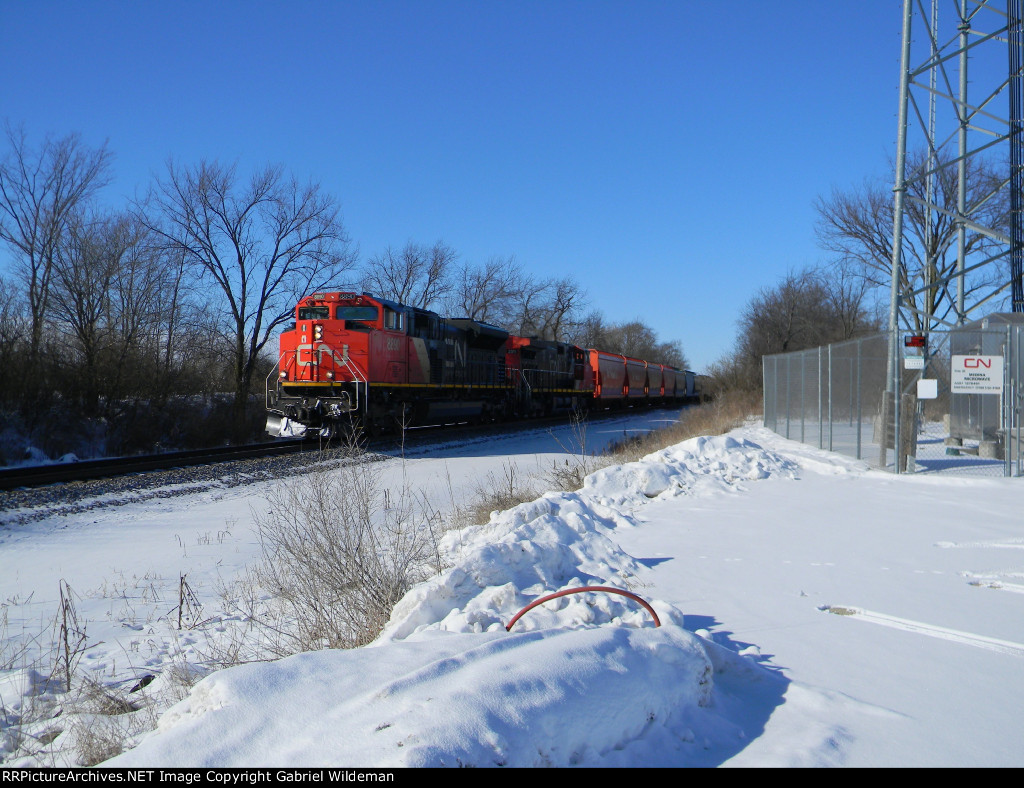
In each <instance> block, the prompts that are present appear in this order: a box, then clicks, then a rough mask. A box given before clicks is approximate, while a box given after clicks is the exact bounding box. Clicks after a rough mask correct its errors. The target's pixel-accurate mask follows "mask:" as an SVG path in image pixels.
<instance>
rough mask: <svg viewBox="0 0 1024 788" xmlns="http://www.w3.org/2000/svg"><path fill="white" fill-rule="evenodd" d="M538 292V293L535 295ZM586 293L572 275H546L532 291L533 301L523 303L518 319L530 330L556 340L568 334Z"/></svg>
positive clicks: (562, 339) (564, 337)
mask: <svg viewBox="0 0 1024 788" xmlns="http://www.w3.org/2000/svg"><path fill="white" fill-rule="evenodd" d="M538 296H539V297H538ZM585 297H586V294H585V293H584V291H583V289H582V288H581V287H580V286H579V284H578V283H577V282H576V280H575V279H572V278H571V277H564V278H562V279H548V280H545V281H543V282H541V283H540V286H539V288H538V289H537V290H535V291H534V298H533V303H532V304H531V305H529V306H527V305H526V304H525V303H524V304H523V311H522V316H521V321H522V324H523V325H524V326H530V327H531V328H532V332H531V333H533V334H536V335H537V336H540V337H543V338H544V339H553V340H557V341H559V342H561V341H564V340H565V339H566V338H567V334H568V332H569V329H570V326H571V325H572V324H573V322H574V320H575V319H576V316H577V314H578V312H579V310H580V309H581V308H582V306H583V305H584V302H585Z"/></svg>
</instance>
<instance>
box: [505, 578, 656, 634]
mask: <svg viewBox="0 0 1024 788" xmlns="http://www.w3.org/2000/svg"><path fill="white" fill-rule="evenodd" d="M584 591H604V592H605V593H607V594H618V595H619V596H625V597H629V598H630V599H632V600H634V601H636V602H639V603H640V604H641V605H642V606H643V608H644V609H645V610H646V611H647V612H648V613H650V614H651V618H653V619H654V626H656V627H660V626H661V619H659V618H658V614H657V613H655V612H654V608H653V607H651V606H650V605H649V604H647V603H646V602H645V601H644V600H642V599H641V598H640V597H638V596H637V595H636V594H634V593H632V592H631V591H623V590H622V589H621V588H610V587H608V586H580V587H579V588H566V589H563V590H562V591H556V592H555V593H553V594H548V595H547V596H542V597H541V598H540V599H535V600H533V601H532V602H531V603H530V604H528V605H527V606H526V607H524V608H523V609H522V610H520V611H519V612H518V613H516V614H515V615H514V616H512V620H511V621H509V622H508V625H507V626H506V627H505V631H506V632H510V631H511V630H512V625H513V624H515V623H516V622H517V621H518V620H519V619H520V618H521V617H522V615H523V613H526V612H528V611H530V610H533V609H534V608H535V607H537V605H543V604H544V603H545V602H549V601H550V600H552V599H557V598H558V597H560V596H568V595H569V594H582V593H583V592H584Z"/></svg>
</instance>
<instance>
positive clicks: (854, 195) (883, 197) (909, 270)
mask: <svg viewBox="0 0 1024 788" xmlns="http://www.w3.org/2000/svg"><path fill="white" fill-rule="evenodd" d="M925 163H926V162H925V160H924V157H922V156H917V157H916V158H915V159H914V160H913V161H910V162H909V163H908V169H911V170H919V169H922V168H923V167H924V165H925ZM937 164H938V165H939V166H938V168H937V169H936V171H935V174H934V177H933V178H932V181H931V183H932V186H933V194H932V198H931V201H932V203H933V204H935V205H936V206H937V207H938V209H939V210H931V209H930V208H928V207H927V203H928V195H927V194H926V184H927V181H926V180H924V179H914V180H913V181H912V182H911V186H910V190H911V191H910V192H909V196H910V197H911V199H910V200H908V201H907V213H906V215H905V221H904V236H903V240H904V243H903V251H904V255H903V256H904V260H903V266H902V270H901V272H900V285H899V286H900V292H901V294H902V297H903V300H904V306H905V308H906V311H907V312H909V313H910V314H911V316H912V317H911V321H912V326H911V327H912V328H914V329H915V330H918V331H921V330H926V329H928V328H934V327H936V326H937V325H939V324H941V323H942V322H943V321H951V320H953V319H955V317H956V311H955V310H956V292H955V287H953V288H951V287H950V286H949V285H948V284H945V283H944V282H945V281H946V280H947V279H948V278H949V277H950V276H951V275H952V274H953V273H954V272H955V270H956V265H957V229H958V228H957V222H956V220H955V216H956V215H957V195H958V189H959V177H958V174H957V170H956V167H952V166H942V165H943V164H944V162H943V161H942V160H939V161H938V162H937ZM998 185H999V178H998V176H997V175H996V174H995V172H994V171H993V170H992V169H991V168H990V167H989V166H988V165H985V164H983V163H979V162H978V161H974V162H972V163H971V165H970V169H969V170H968V173H967V184H966V186H967V204H968V214H969V215H970V216H972V217H973V218H974V219H975V220H976V221H978V222H980V223H981V224H983V225H987V226H990V227H1000V226H1005V222H1006V218H1005V213H1006V207H1005V205H1004V204H1003V203H1002V202H1001V201H1000V200H998V199H994V198H993V195H994V194H995V193H996V192H997V191H998ZM815 207H816V209H817V212H818V224H817V233H818V238H819V241H820V243H821V245H822V246H823V248H825V249H826V250H828V251H830V252H833V253H834V254H835V255H836V256H837V260H838V261H839V262H840V263H841V264H842V265H843V266H844V267H845V271H846V272H847V274H852V275H854V276H856V277H859V278H860V279H862V280H863V281H864V282H866V283H867V284H868V285H869V286H871V287H882V288H888V287H890V284H891V281H892V274H891V272H892V222H893V192H892V186H891V184H889V183H878V182H866V183H865V184H864V185H863V186H862V187H861V188H860V189H859V190H853V191H840V190H834V191H833V192H832V194H831V196H830V197H828V198H819V199H818V201H817V203H816V205H815ZM992 248H993V241H992V240H991V239H990V238H988V237H986V236H985V235H982V234H981V233H978V232H974V231H973V230H971V231H968V232H967V234H966V254H967V257H968V263H967V264H968V266H970V265H971V260H973V261H975V262H977V261H980V260H981V259H984V258H985V257H987V256H988V254H989V253H990V250H991V249H992ZM1008 281H1009V275H1008V274H1006V273H1005V272H1004V273H1003V274H1001V273H1000V272H999V271H998V269H997V268H996V267H995V266H985V267H984V268H981V269H979V270H976V271H974V272H972V273H970V274H969V275H968V276H967V277H966V279H965V303H966V308H967V310H968V311H970V308H971V306H972V305H973V304H977V303H978V302H979V301H981V300H982V299H986V298H987V297H989V296H991V295H992V294H993V292H994V291H997V290H998V289H999V288H1000V286H1001V285H1000V283H1001V282H1002V283H1004V284H1005V283H1006V282H1008Z"/></svg>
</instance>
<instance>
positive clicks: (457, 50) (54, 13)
mask: <svg viewBox="0 0 1024 788" xmlns="http://www.w3.org/2000/svg"><path fill="white" fill-rule="evenodd" d="M900 20H901V3H900V2H899V0H786V2H775V1H774V0H740V1H739V2H724V0H714V1H705V2H692V1H690V0H675V2H651V1H644V0H634V1H633V2H597V1H594V2H558V1H550V2H447V1H444V0H434V1H432V2H426V1H425V0H423V1H421V2H398V1H394V2H383V1H381V2H372V3H371V2H340V1H336V2H287V3H286V2H234V1H228V2H209V1H207V2H202V3H200V2H189V1H188V0H176V1H175V2H55V1H51V0H38V1H36V2H27V1H23V0H0V74H2V75H3V76H2V89H0V118H3V119H7V120H10V121H11V122H12V123H14V124H19V123H23V124H25V127H26V129H27V131H28V133H29V135H30V138H31V139H33V140H36V141H38V140H40V139H41V138H42V136H43V135H44V134H46V133H51V134H55V135H63V134H66V133H68V132H72V131H77V132H80V133H81V134H82V135H83V138H84V140H85V142H87V143H89V144H92V145H99V144H101V143H102V142H103V141H104V140H106V141H108V144H109V147H110V149H111V150H112V151H113V153H114V154H115V160H114V168H115V174H116V180H115V182H114V183H113V184H112V186H111V188H110V189H109V190H108V192H107V194H106V198H107V199H108V200H109V201H110V202H111V203H112V204H115V205H117V204H123V202H124V201H125V200H126V199H127V198H128V197H130V196H132V195H133V194H134V193H135V192H136V191H143V190H144V189H145V187H146V185H147V184H148V183H149V181H150V179H151V177H152V176H153V175H162V174H163V172H164V170H165V163H166V161H167V160H168V158H169V157H173V158H174V159H175V160H176V161H178V162H180V163H189V164H190V163H195V162H198V161H199V160H200V159H201V158H211V159H212V158H216V159H220V160H221V161H224V162H235V161H237V162H238V163H239V165H240V167H241V168H243V169H246V168H250V167H257V166H260V165H263V164H267V163H281V164H283V165H284V166H285V167H286V169H287V170H289V171H291V172H292V173H294V174H296V175H297V176H299V177H300V178H301V179H303V180H305V179H307V178H312V179H314V180H316V181H319V182H320V183H321V185H322V186H323V187H324V188H325V189H326V190H327V191H328V192H330V193H331V194H333V195H334V196H335V197H337V198H338V200H339V201H340V203H341V205H342V209H343V215H344V220H345V224H346V227H347V229H348V231H349V233H350V235H351V236H352V239H353V241H355V242H356V243H357V244H358V246H359V249H360V251H361V254H362V256H363V257H366V256H369V255H372V254H376V253H378V252H380V251H382V250H383V249H384V248H385V247H386V246H388V245H392V246H401V245H404V244H405V243H406V242H407V241H409V240H413V241H416V242H419V243H425V244H431V243H433V242H434V241H436V240H438V239H443V240H444V241H445V242H446V243H448V244H449V245H450V246H452V247H454V248H455V249H456V250H457V252H458V253H459V254H460V256H461V258H462V259H464V260H468V261H470V262H483V261H485V260H486V259H487V258H489V257H491V256H494V255H501V256H505V255H515V257H516V259H517V260H518V261H519V262H520V263H521V264H522V265H523V267H524V268H525V269H526V270H528V271H530V272H532V273H534V274H536V275H538V276H547V275H565V274H570V275H573V276H575V277H576V278H577V279H578V280H579V281H580V282H581V283H582V284H583V286H584V287H585V289H586V290H587V292H588V295H589V302H590V306H591V308H594V309H598V310H600V311H601V312H602V313H603V314H604V315H605V317H606V318H607V319H608V320H610V321H614V322H618V321H624V320H630V319H633V318H636V317H639V318H640V319H642V320H644V321H645V322H647V323H648V324H649V325H651V326H652V327H653V328H654V329H655V330H656V331H657V332H658V335H659V337H660V338H661V339H662V340H680V341H681V342H682V343H683V347H684V349H685V350H686V353H687V356H688V357H689V359H690V361H691V365H692V366H693V367H694V368H696V369H698V370H702V369H703V368H704V367H705V366H706V365H707V364H709V363H710V362H712V361H714V360H715V359H717V358H719V357H721V356H722V355H723V354H724V353H726V352H727V351H728V350H729V349H730V347H731V345H732V342H733V339H734V337H735V322H736V317H737V314H738V312H739V310H740V309H741V308H742V307H743V305H744V304H745V303H746V302H747V301H748V300H749V299H750V297H751V296H752V295H753V294H754V293H755V292H756V291H757V290H758V289H759V288H760V287H763V286H766V285H768V286H770V285H773V284H775V283H776V282H777V281H778V280H779V278H780V277H782V276H784V275H785V274H786V272H787V271H788V270H791V269H796V268H801V267H803V266H805V265H808V264H811V263H815V262H817V261H819V260H823V259H825V258H824V255H823V253H822V252H821V251H820V250H819V249H818V247H817V244H816V240H815V234H814V222H815V213H814V207H813V204H814V200H815V198H816V197H818V196H819V195H827V194H828V193H829V192H830V191H831V190H832V188H833V187H838V188H841V189H847V188H854V187H856V186H858V185H859V184H860V183H861V182H862V181H863V180H864V179H865V178H868V177H875V178H877V177H881V178H885V179H890V178H891V175H890V167H889V163H888V162H889V158H890V157H891V156H892V154H893V152H894V150H895V138H896V109H897V86H898V78H899V46H900ZM5 254H6V252H0V266H2V265H3V264H4V260H5V258H4V255H5Z"/></svg>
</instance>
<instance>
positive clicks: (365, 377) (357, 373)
mask: <svg viewBox="0 0 1024 788" xmlns="http://www.w3.org/2000/svg"><path fill="white" fill-rule="evenodd" d="M341 363H342V365H343V366H344V367H345V368H346V369H347V370H349V371H350V372H351V373H352V382H353V383H354V384H355V386H354V387H353V388H355V391H356V402H355V409H356V412H357V413H358V412H359V384H360V383H362V384H363V386H364V387H365V389H366V394H365V396H366V398H367V400H369V397H370V376H369V374H368V373H366V372H363V371H362V370H361V369H360V368H359V365H358V364H356V362H355V361H353V360H352V358H351V356H349V355H348V354H346V355H344V356H342V357H341Z"/></svg>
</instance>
